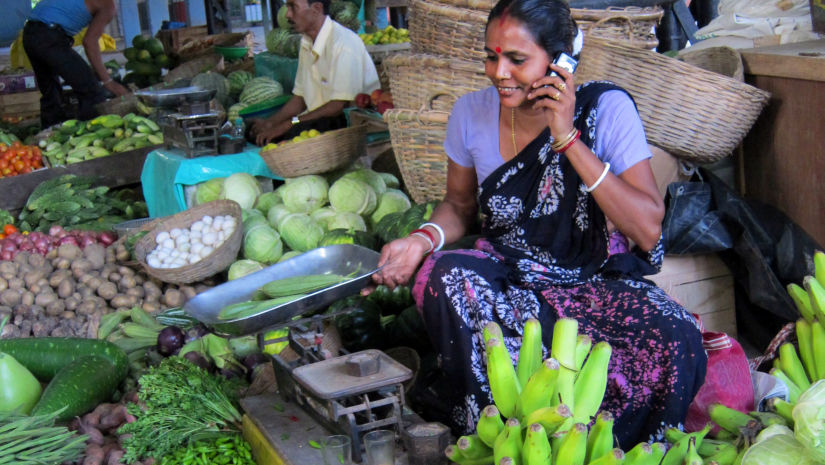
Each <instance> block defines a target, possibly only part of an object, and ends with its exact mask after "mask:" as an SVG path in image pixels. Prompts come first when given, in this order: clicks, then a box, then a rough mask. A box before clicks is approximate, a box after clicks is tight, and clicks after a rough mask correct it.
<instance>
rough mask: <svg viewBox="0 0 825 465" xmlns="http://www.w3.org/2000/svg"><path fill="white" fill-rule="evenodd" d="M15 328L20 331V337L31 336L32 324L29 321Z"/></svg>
mask: <svg viewBox="0 0 825 465" xmlns="http://www.w3.org/2000/svg"><path fill="white" fill-rule="evenodd" d="M17 328H18V329H19V330H20V337H29V336H31V334H32V322H31V321H28V320H26V321H24V322H22V323H20V324H19V325H17Z"/></svg>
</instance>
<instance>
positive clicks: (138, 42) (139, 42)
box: [132, 34, 146, 48]
mask: <svg viewBox="0 0 825 465" xmlns="http://www.w3.org/2000/svg"><path fill="white" fill-rule="evenodd" d="M144 42H146V37H143V36H142V35H140V34H138V35H136V36H134V37H132V47H135V48H143V43H144Z"/></svg>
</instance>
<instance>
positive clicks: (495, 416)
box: [476, 405, 504, 447]
mask: <svg viewBox="0 0 825 465" xmlns="http://www.w3.org/2000/svg"><path fill="white" fill-rule="evenodd" d="M503 429H504V422H503V421H501V414H500V413H499V412H498V409H497V408H496V406H495V405H488V406H486V407H484V410H482V411H481V418H479V419H478V424H477V425H476V434H478V437H479V439H481V440H482V441H483V442H484V444H487V445H488V446H490V447H493V444H495V442H496V437H498V434H499V433H500V432H501V430H503Z"/></svg>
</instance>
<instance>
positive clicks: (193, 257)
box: [189, 255, 201, 265]
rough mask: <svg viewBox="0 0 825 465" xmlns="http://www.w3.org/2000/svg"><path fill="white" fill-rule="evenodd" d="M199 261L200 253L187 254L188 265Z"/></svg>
mask: <svg viewBox="0 0 825 465" xmlns="http://www.w3.org/2000/svg"><path fill="white" fill-rule="evenodd" d="M199 261H201V256H200V255H190V256H189V264H190V265H193V264H195V263H198V262H199Z"/></svg>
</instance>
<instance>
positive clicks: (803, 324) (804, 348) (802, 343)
mask: <svg viewBox="0 0 825 465" xmlns="http://www.w3.org/2000/svg"><path fill="white" fill-rule="evenodd" d="M796 340H797V342H798V344H799V356H800V358H802V365H804V366H805V373H807V375H808V379H810V380H811V381H817V380H818V379H819V377H818V375H817V372H816V361H815V360H814V347H813V341H812V340H811V324H810V323H808V322H807V321H805V319H804V318H800V319H799V320H797V322H796Z"/></svg>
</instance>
